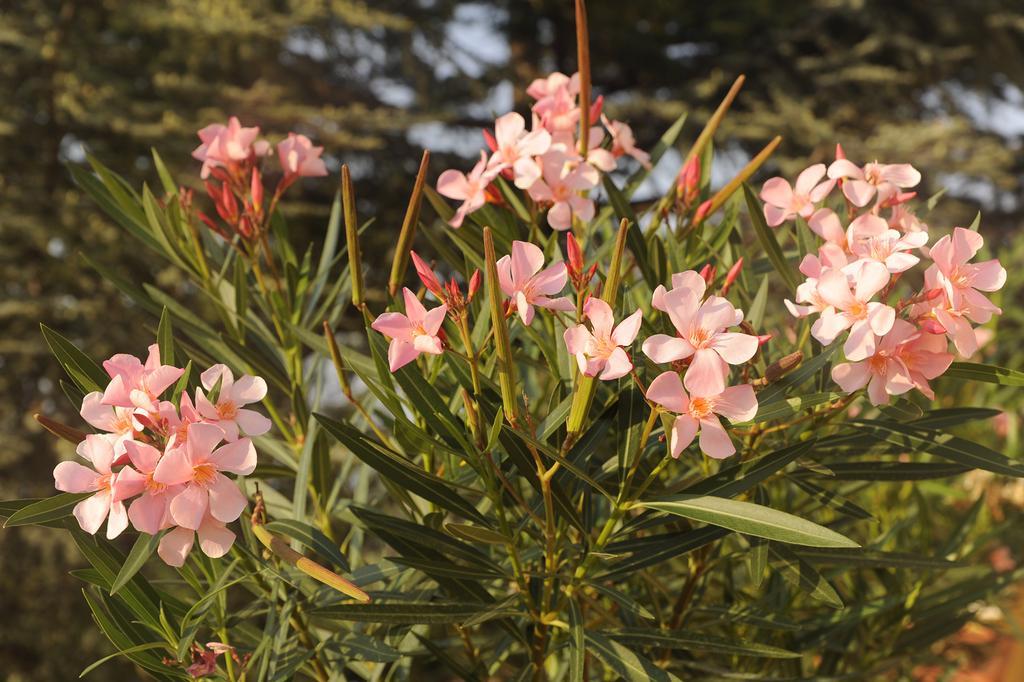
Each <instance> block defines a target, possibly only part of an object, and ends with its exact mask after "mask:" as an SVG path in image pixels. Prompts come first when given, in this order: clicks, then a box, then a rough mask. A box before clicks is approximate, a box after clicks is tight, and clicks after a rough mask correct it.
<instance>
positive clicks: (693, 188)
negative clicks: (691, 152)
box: [676, 156, 700, 209]
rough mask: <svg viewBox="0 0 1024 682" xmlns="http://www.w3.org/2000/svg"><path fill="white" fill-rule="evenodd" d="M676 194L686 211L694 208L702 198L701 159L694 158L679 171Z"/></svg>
mask: <svg viewBox="0 0 1024 682" xmlns="http://www.w3.org/2000/svg"><path fill="white" fill-rule="evenodd" d="M676 194H677V195H678V196H679V201H680V202H682V204H683V208H684V209H686V208H689V207H690V206H692V205H693V202H695V201H696V200H697V198H698V197H699V196H700V157H698V156H695V157H693V158H692V159H690V160H689V161H687V162H686V164H685V165H684V166H683V167H682V168H681V169H680V170H679V176H678V177H677V178H676Z"/></svg>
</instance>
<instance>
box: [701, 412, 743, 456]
mask: <svg viewBox="0 0 1024 682" xmlns="http://www.w3.org/2000/svg"><path fill="white" fill-rule="evenodd" d="M700 449H701V452H703V453H704V454H705V455H707V456H708V457H714V458H715V459H725V458H726V457H729V456H731V455H734V454H736V446H735V445H733V444H732V439H730V438H729V434H727V433H726V432H725V428H724V427H723V426H722V422H721V421H719V420H718V417H714V416H711V417H706V418H704V419H701V420H700Z"/></svg>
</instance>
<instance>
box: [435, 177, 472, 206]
mask: <svg viewBox="0 0 1024 682" xmlns="http://www.w3.org/2000/svg"><path fill="white" fill-rule="evenodd" d="M471 191H472V188H471V187H470V185H469V181H468V180H467V179H466V176H465V174H464V173H461V172H459V171H457V170H446V171H445V172H443V173H441V176H440V177H439V178H438V179H437V193H438V194H440V195H441V196H445V197H448V198H449V199H460V200H465V199H468V198H469V195H470V192H471Z"/></svg>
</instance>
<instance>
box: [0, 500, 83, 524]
mask: <svg viewBox="0 0 1024 682" xmlns="http://www.w3.org/2000/svg"><path fill="white" fill-rule="evenodd" d="M92 495H93V493H61V494H59V495H54V496H53V497H47V498H45V499H42V500H39V501H38V502H33V503H31V504H29V505H26V506H24V507H22V508H21V509H18V510H17V511H15V512H14V513H12V514H11V515H10V516H9V517H7V521H5V522H4V528H10V527H12V526H29V525H34V526H39V525H43V524H45V523H50V522H53V521H59V520H60V519H63V518H65V517H67V516H71V510H72V509H74V508H75V505H76V504H78V503H79V502H81V501H82V500H84V499H85V498H87V497H92Z"/></svg>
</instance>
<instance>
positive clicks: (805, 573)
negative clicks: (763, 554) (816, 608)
mask: <svg viewBox="0 0 1024 682" xmlns="http://www.w3.org/2000/svg"><path fill="white" fill-rule="evenodd" d="M768 552H769V554H771V557H772V561H771V567H772V568H773V569H775V570H777V571H779V573H780V574H781V575H782V577H783V579H785V581H786V582H788V583H790V584H791V585H793V586H794V587H796V588H797V589H799V590H801V591H803V592H806V593H807V594H809V595H810V596H811V597H813V598H814V599H817V600H819V601H822V602H825V603H826V604H828V605H829V606H831V607H832V608H836V609H841V608H843V600H842V599H840V597H839V593H838V592H836V589H835V588H834V587H832V585H831V584H829V582H828V581H827V580H825V578H824V577H823V576H822V575H821V574H820V573H818V571H817V570H815V568H814V567H813V566H811V565H810V564H809V563H807V562H806V561H804V560H803V559H801V558H800V557H799V556H797V554H796V553H794V552H793V551H792V550H790V549H789V548H788V547H785V546H781V545H776V544H774V543H772V544H770V545H769V546H768Z"/></svg>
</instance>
